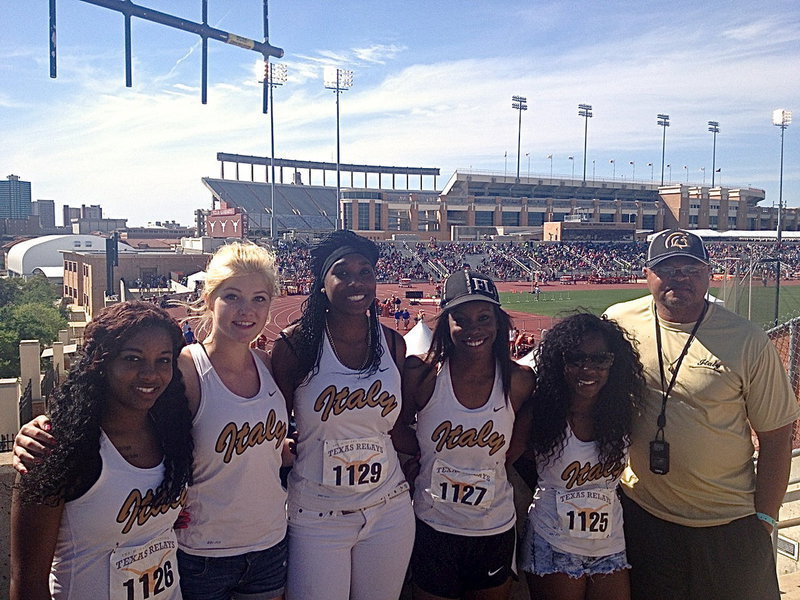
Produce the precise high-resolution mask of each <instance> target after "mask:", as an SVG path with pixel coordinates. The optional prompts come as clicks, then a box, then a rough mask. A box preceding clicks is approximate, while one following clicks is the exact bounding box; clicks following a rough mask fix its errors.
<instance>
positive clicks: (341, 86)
mask: <svg viewBox="0 0 800 600" xmlns="http://www.w3.org/2000/svg"><path fill="white" fill-rule="evenodd" d="M323 85H324V86H325V87H326V88H327V89H329V90H333V92H334V93H335V94H336V229H343V224H342V179H341V171H340V164H341V141H340V137H339V95H340V94H341V93H342V92H344V91H346V90H349V89H350V88H351V87H353V72H352V71H349V70H346V69H339V68H337V67H325V70H324V71H323Z"/></svg>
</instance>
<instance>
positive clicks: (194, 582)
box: [178, 538, 289, 600]
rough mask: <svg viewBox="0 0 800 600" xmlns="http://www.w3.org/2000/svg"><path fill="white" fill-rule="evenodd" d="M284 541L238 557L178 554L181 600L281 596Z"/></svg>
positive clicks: (286, 552) (286, 551) (247, 599)
mask: <svg viewBox="0 0 800 600" xmlns="http://www.w3.org/2000/svg"><path fill="white" fill-rule="evenodd" d="M288 548H289V547H288V544H287V541H286V538H284V539H283V540H281V541H280V542H278V543H277V544H275V545H274V546H272V548H267V549H266V550H259V551H257V552H248V553H246V554H239V555H238V556H196V555H194V554H187V553H186V552H183V551H182V550H178V573H179V574H180V576H181V593H182V594H183V598H184V600H230V599H231V598H234V599H236V600H240V599H241V600H269V599H270V598H276V597H278V596H281V595H283V591H284V588H285V587H286V571H287V564H288V556H289V549H288Z"/></svg>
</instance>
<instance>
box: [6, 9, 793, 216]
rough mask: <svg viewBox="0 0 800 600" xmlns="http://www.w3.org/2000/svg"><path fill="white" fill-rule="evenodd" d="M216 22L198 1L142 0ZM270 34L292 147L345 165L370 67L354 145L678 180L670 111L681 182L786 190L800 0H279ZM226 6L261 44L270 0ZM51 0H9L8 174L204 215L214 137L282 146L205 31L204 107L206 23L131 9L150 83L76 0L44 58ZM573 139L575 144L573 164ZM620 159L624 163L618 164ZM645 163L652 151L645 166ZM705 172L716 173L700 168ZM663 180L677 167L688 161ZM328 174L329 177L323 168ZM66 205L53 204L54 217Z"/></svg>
mask: <svg viewBox="0 0 800 600" xmlns="http://www.w3.org/2000/svg"><path fill="white" fill-rule="evenodd" d="M136 3H137V4H140V5H143V6H146V7H148V8H152V9H155V10H160V11H163V12H167V13H171V14H174V15H177V16H181V17H184V18H186V19H189V20H193V21H200V6H201V2H200V0H169V1H167V0H137V2H136ZM269 13H270V41H271V43H272V44H273V45H275V46H279V47H281V48H283V49H284V51H285V56H284V58H283V59H282V60H281V62H283V63H284V64H286V65H287V67H288V71H289V81H288V82H287V84H286V85H284V86H283V87H282V88H278V89H276V91H275V102H276V106H275V118H276V127H275V137H276V156H278V157H284V158H295V159H307V160H321V161H335V157H336V154H335V153H336V121H335V114H336V113H335V102H334V94H333V93H332V92H331V91H329V90H326V89H324V88H323V85H322V71H323V68H324V66H326V65H335V66H339V67H342V68H346V69H352V70H353V71H354V73H355V74H354V85H353V88H352V89H351V90H350V91H348V92H346V93H344V94H343V95H342V98H341V139H342V150H341V156H342V162H352V163H369V164H383V165H400V166H421V167H439V168H440V169H441V173H442V175H441V177H440V179H439V182H438V183H439V186H438V187H440V188H441V186H443V185H444V183H445V182H446V181H447V179H448V178H449V177H450V175H451V174H452V173H453V172H454V171H455V170H456V169H462V170H466V169H470V168H472V169H475V170H481V171H495V172H497V173H500V174H502V173H504V172H507V173H508V174H511V175H513V174H514V173H515V171H516V157H517V133H518V131H517V127H518V113H517V111H515V110H513V109H512V108H511V96H512V95H521V96H526V97H527V99H528V110H527V111H526V112H524V113H523V115H522V131H521V138H522V141H521V152H520V154H521V157H520V158H521V161H520V162H521V165H520V171H521V173H522V174H523V175H524V174H526V173H527V172H528V163H529V162H530V172H531V173H532V174H535V173H538V174H544V175H547V174H549V173H550V168H551V161H550V160H549V159H548V158H547V156H548V155H552V156H553V159H552V168H553V172H554V173H555V174H562V175H567V176H569V175H571V174H572V169H573V165H574V169H575V171H574V172H575V176H576V177H580V176H581V171H582V160H583V133H584V128H583V125H584V123H583V120H582V119H581V118H579V117H578V114H577V105H578V104H579V103H588V104H591V105H592V106H593V113H594V117H593V118H592V119H591V120H590V121H589V134H588V152H587V161H588V167H587V170H588V172H589V173H588V176H589V177H591V171H592V161H594V170H595V175H596V177H597V178H610V177H612V174H614V175H615V176H616V177H617V178H619V179H621V178H623V177H624V178H625V179H631V178H633V177H634V176H635V178H636V179H647V180H649V179H650V174H651V167H649V166H647V164H648V163H653V165H654V166H653V168H652V169H653V173H654V176H655V179H657V180H658V179H659V178H660V164H661V134H662V129H661V128H660V127H659V126H658V125H657V124H656V115H657V114H658V113H667V114H669V115H670V118H671V126H670V127H669V128H668V129H667V132H666V160H665V162H666V163H669V164H671V165H672V168H671V178H672V181H674V182H685V181H686V179H687V176H688V179H689V181H690V182H692V183H698V184H700V183H702V182H703V177H704V176H705V182H706V184H710V182H711V170H712V169H711V161H712V135H711V133H709V132H708V131H707V128H708V127H707V121H709V120H715V121H719V123H720V133H719V135H718V137H717V154H716V162H717V167H718V168H721V169H722V172H721V174H718V175H717V183H719V182H720V179H719V178H720V176H721V183H722V184H723V185H726V186H753V187H758V188H763V189H765V190H766V192H767V200H766V204H773V203H777V198H778V180H779V165H780V163H779V161H780V130H779V128H778V127H774V126H773V125H772V124H771V117H772V111H773V110H774V109H776V108H785V109H788V110H794V111H795V113H796V115H797V118H798V119H800V112H797V111H800V101H798V100H800V5H798V4H797V2H795V1H771V2H762V3H756V2H752V1H741V0H729V1H716V0H712V1H707V2H702V3H701V2H696V1H692V2H688V1H684V0H678V1H676V2H672V3H669V4H656V3H654V2H648V1H645V2H642V1H641V0H639V1H614V0H611V1H596V2H571V1H561V2H552V3H550V2H531V1H516V0H509V1H497V2H477V1H465V0H460V1H450V0H436V1H434V2H430V1H427V2H423V1H417V0H406V1H404V2H391V3H390V2H384V1H382V0H373V1H371V2H366V1H363V2H356V1H351V0H337V1H336V2H333V1H331V2H321V1H316V2H315V1H311V0H292V1H289V0H272V1H271V2H270V6H269ZM209 23H210V24H211V25H212V26H214V27H218V28H220V29H223V30H226V31H230V32H232V33H236V34H239V35H242V36H246V37H250V38H254V39H258V40H261V39H263V29H262V2H261V0H209ZM47 36H48V7H47V2H45V1H44V0H35V1H30V0H23V1H14V0H0V132H2V139H3V143H2V144H0V177H3V178H4V177H5V176H6V175H8V174H11V173H13V174H16V175H19V176H20V177H21V178H22V179H24V180H28V181H31V182H32V187H33V197H34V199H38V198H50V199H54V200H55V201H56V210H57V213H58V214H59V215H60V206H61V205H62V204H70V205H73V206H76V205H80V204H82V203H83V204H102V205H103V207H104V209H105V214H106V215H107V216H110V217H118V218H128V219H129V224H131V225H139V224H146V223H147V222H149V221H155V220H163V219H176V220H178V221H180V222H182V223H184V224H189V223H191V222H192V219H193V217H192V213H193V210H194V209H195V208H208V207H209V206H210V194H209V192H208V191H207V190H206V189H205V187H204V186H203V185H202V183H201V181H200V178H201V177H204V176H213V177H216V176H219V172H220V169H219V163H217V161H216V153H217V152H231V153H240V154H253V155H261V156H267V155H268V154H269V119H268V117H267V116H266V115H264V114H262V112H261V85H260V84H259V83H258V81H257V80H258V75H257V74H258V73H260V72H262V71H263V68H262V67H261V66H260V64H261V56H260V55H259V54H257V53H255V52H252V51H247V50H243V49H241V48H237V47H233V46H229V45H226V44H222V43H220V42H216V41H209V103H208V104H207V105H205V106H204V105H202V104H201V103H200V90H199V88H200V48H199V42H198V39H197V38H196V37H195V36H193V35H191V34H187V33H184V32H180V31H177V30H173V29H169V28H166V27H163V26H160V25H156V24H152V23H148V22H144V21H141V20H136V19H134V23H133V57H134V67H133V87H132V88H130V89H129V88H126V87H125V85H124V79H125V78H124V50H123V47H124V44H123V41H124V38H123V27H122V17H121V16H120V15H119V14H118V13H116V12H113V11H110V10H107V9H104V8H100V7H97V6H93V5H90V4H87V3H84V2H80V1H79V0H58V55H59V64H58V69H59V70H58V78H57V79H50V77H49V66H48V45H47ZM798 136H800V122H796V123H793V124H792V125H791V126H790V127H789V128H788V129H787V131H786V140H785V166H784V188H783V197H784V201H785V202H786V203H787V205H791V206H800V190H799V189H798V184H799V183H800V158H798V157H799V156H800V143H798V141H797V140H798ZM569 156H573V160H572V161H570V160H569V158H568V157H569ZM612 160H613V161H614V163H613V164H612V163H611V162H610V161H612ZM631 162H633V163H634V165H631V164H630V163H631ZM702 169H705V171H703V170H702ZM665 177H666V178H667V179H669V178H670V170H669V169H667V170H666V174H665ZM312 183H313V182H312ZM59 221H60V216H59V217H57V222H59Z"/></svg>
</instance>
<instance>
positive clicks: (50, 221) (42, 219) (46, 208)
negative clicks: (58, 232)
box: [31, 200, 56, 229]
mask: <svg viewBox="0 0 800 600" xmlns="http://www.w3.org/2000/svg"><path fill="white" fill-rule="evenodd" d="M31 215H35V216H37V217H39V226H40V227H41V228H42V229H54V228H55V226H56V202H55V200H34V201H33V202H31Z"/></svg>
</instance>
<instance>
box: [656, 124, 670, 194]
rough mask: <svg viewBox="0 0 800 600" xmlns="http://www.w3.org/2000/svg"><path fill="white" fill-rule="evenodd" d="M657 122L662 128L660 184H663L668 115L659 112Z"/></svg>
mask: <svg viewBox="0 0 800 600" xmlns="http://www.w3.org/2000/svg"><path fill="white" fill-rule="evenodd" d="M657 116H658V121H657V122H658V124H659V126H660V127H662V128H663V129H664V131H663V132H662V134H661V185H664V151H665V150H666V147H667V127H669V115H664V114H661V113H659V114H658V115H657Z"/></svg>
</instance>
